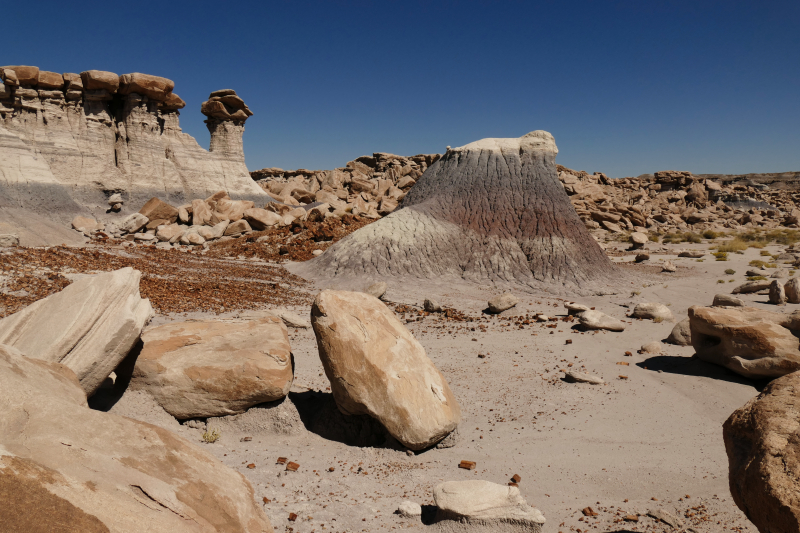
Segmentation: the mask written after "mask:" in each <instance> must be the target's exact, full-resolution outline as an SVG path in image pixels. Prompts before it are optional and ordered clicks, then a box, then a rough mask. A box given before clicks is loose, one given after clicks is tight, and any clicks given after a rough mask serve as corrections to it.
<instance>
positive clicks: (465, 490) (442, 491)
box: [433, 480, 545, 533]
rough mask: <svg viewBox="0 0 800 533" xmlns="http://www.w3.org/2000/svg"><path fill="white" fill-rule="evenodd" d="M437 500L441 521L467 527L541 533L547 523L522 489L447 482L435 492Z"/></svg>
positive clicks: (490, 483)
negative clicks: (524, 495)
mask: <svg viewBox="0 0 800 533" xmlns="http://www.w3.org/2000/svg"><path fill="white" fill-rule="evenodd" d="M433 499H434V501H435V502H436V507H438V510H437V515H436V518H437V520H438V521H455V522H459V525H460V526H461V527H462V529H459V531H472V530H474V529H473V528H465V527H464V526H473V527H474V526H483V527H482V528H481V529H484V528H486V527H491V526H494V527H495V528H498V529H495V530H500V529H499V528H503V526H514V527H513V529H510V528H508V527H505V528H503V529H502V530H503V531H506V530H507V531H530V532H535V533H539V532H540V531H541V530H542V526H543V525H544V523H545V518H544V515H543V514H542V512H541V511H539V509H536V508H535V507H531V506H530V505H528V504H527V503H526V502H525V499H524V498H523V497H522V496H521V495H520V493H519V488H517V487H510V486H506V485H498V484H497V483H492V482H490V481H482V480H467V481H445V482H444V483H440V484H439V485H437V486H436V487H434V489H433Z"/></svg>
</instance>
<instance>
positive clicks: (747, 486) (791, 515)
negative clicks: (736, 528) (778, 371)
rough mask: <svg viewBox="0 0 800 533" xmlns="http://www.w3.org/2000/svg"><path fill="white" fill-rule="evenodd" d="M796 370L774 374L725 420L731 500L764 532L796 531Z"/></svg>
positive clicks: (799, 435)
mask: <svg viewBox="0 0 800 533" xmlns="http://www.w3.org/2000/svg"><path fill="white" fill-rule="evenodd" d="M798 412H800V374H799V373H797V372H794V373H792V374H789V375H787V376H784V377H782V378H780V379H776V380H775V381H773V382H772V383H770V384H769V385H767V386H766V388H765V389H764V390H763V391H762V392H761V394H759V395H758V396H757V397H755V398H753V399H752V400H750V401H749V402H747V403H746V404H745V405H744V406H742V407H740V408H739V409H737V410H736V411H734V413H733V414H732V415H731V416H730V418H728V420H727V421H725V424H724V425H723V426H722V436H723V438H724V440H725V451H726V452H727V454H728V480H729V483H730V489H731V495H732V496H733V501H734V502H736V505H738V506H739V509H741V510H742V511H743V512H744V514H745V515H746V516H747V518H749V519H750V521H751V522H753V524H754V525H755V526H756V527H757V528H758V530H759V531H761V532H762V533H794V532H796V531H798V530H800V500H798V498H797V494H798V492H800V483H799V482H798V479H797V472H798V471H800V426H798V424H797V413H798Z"/></svg>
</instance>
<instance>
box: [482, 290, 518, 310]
mask: <svg viewBox="0 0 800 533" xmlns="http://www.w3.org/2000/svg"><path fill="white" fill-rule="evenodd" d="M518 303H519V298H517V297H516V296H514V295H513V294H511V293H510V292H507V293H504V294H501V295H500V296H495V297H494V298H492V299H491V300H489V302H488V305H489V307H488V309H489V312H490V313H495V314H497V313H502V312H503V311H506V310H508V309H511V308H512V307H514V306H515V305H517V304H518Z"/></svg>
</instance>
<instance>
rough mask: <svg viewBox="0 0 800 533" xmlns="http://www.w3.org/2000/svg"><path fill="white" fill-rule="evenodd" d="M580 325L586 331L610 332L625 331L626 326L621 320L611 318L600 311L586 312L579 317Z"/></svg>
mask: <svg viewBox="0 0 800 533" xmlns="http://www.w3.org/2000/svg"><path fill="white" fill-rule="evenodd" d="M577 317H578V321H579V322H580V325H581V326H583V327H584V328H586V329H606V330H609V331H624V330H625V324H624V323H623V322H622V321H621V320H617V319H616V318H614V317H610V316H608V315H607V314H605V313H601V312H600V311H591V310H589V311H584V312H583V313H580V314H579V315H577Z"/></svg>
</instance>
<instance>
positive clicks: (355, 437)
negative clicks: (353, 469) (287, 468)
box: [289, 391, 405, 450]
mask: <svg viewBox="0 0 800 533" xmlns="http://www.w3.org/2000/svg"><path fill="white" fill-rule="evenodd" d="M289 399H290V400H291V401H292V403H294V405H295V406H296V408H297V412H298V413H299V414H300V420H301V421H302V422H303V425H304V426H305V427H306V429H307V430H308V431H310V432H311V433H315V434H317V435H319V436H320V437H322V438H323V439H327V440H332V441H336V442H341V443H343V444H346V445H348V446H359V447H371V448H391V449H397V450H404V449H405V447H404V446H403V445H402V444H400V443H399V442H398V441H397V439H395V438H394V437H393V436H392V435H390V434H389V432H388V431H386V429H385V428H384V427H383V426H382V425H381V424H380V422H378V421H377V420H375V419H374V418H372V417H370V416H367V415H358V416H349V415H344V414H342V412H341V411H339V408H338V407H337V406H336V401H335V400H334V399H333V394H331V393H329V392H320V391H305V392H290V393H289Z"/></svg>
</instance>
